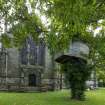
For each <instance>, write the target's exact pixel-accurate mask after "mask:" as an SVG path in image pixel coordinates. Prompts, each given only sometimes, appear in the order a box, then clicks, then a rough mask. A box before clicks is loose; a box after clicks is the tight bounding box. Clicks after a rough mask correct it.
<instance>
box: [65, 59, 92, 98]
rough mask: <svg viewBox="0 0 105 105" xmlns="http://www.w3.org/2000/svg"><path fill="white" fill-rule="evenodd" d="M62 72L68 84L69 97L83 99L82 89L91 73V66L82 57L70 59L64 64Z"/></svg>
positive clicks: (83, 89)
mask: <svg viewBox="0 0 105 105" xmlns="http://www.w3.org/2000/svg"><path fill="white" fill-rule="evenodd" d="M63 69H64V73H65V77H66V80H67V81H68V82H69V84H70V88H71V98H72V99H77V100H84V98H85V96H84V91H85V88H86V87H85V84H86V80H88V79H89V77H90V74H91V67H90V66H89V65H88V64H86V62H84V61H83V60H82V59H79V60H78V59H76V60H74V59H72V60H71V61H70V62H68V63H67V64H66V63H65V64H64V67H63Z"/></svg>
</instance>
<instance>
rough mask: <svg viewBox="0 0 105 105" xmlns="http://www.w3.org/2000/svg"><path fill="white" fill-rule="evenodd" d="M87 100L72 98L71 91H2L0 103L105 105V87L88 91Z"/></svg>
mask: <svg viewBox="0 0 105 105" xmlns="http://www.w3.org/2000/svg"><path fill="white" fill-rule="evenodd" d="M86 97H87V99H86V101H81V102H79V101H75V100H71V99H70V95H69V91H68V90H63V91H56V92H46V93H3V92H2V93H0V105H105V89H100V90H94V91H89V92H86Z"/></svg>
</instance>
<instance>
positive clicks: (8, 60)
mask: <svg viewBox="0 0 105 105" xmlns="http://www.w3.org/2000/svg"><path fill="white" fill-rule="evenodd" d="M53 62H54V61H52V57H51V55H50V54H49V52H48V48H47V47H46V45H45V44H44V42H43V41H42V40H41V41H40V43H39V44H37V43H35V41H33V38H32V37H28V38H27V39H26V41H25V43H24V45H23V46H22V47H21V48H20V49H16V48H8V49H4V48H1V49H0V90H8V91H47V90H54V89H57V88H59V85H58V84H59V83H60V82H59V79H58V77H59V75H57V73H55V72H54V70H53V69H54V68H53V65H52V64H53Z"/></svg>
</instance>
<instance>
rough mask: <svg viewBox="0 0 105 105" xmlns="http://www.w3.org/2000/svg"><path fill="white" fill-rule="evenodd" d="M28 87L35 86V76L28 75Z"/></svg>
mask: <svg viewBox="0 0 105 105" xmlns="http://www.w3.org/2000/svg"><path fill="white" fill-rule="evenodd" d="M29 86H36V75H35V74H30V75H29Z"/></svg>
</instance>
